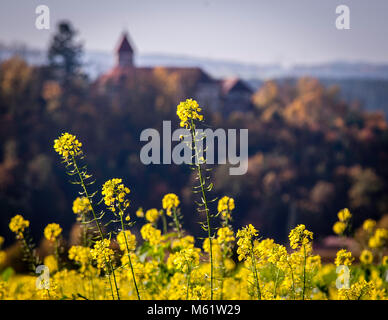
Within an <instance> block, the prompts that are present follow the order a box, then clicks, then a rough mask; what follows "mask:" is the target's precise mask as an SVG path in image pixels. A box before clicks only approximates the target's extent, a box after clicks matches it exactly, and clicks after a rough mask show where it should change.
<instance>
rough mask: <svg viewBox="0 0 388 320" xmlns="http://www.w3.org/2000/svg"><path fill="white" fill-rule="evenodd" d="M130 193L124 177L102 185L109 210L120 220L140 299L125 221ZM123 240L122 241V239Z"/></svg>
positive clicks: (134, 282) (128, 218)
mask: <svg viewBox="0 0 388 320" xmlns="http://www.w3.org/2000/svg"><path fill="white" fill-rule="evenodd" d="M128 193H130V190H129V188H127V187H125V186H124V184H123V183H122V179H117V178H116V179H111V180H108V181H107V182H105V183H104V185H103V187H102V195H103V196H104V202H105V205H106V206H107V207H108V208H109V210H110V211H111V212H112V213H113V214H114V215H115V216H116V217H117V216H118V218H119V220H120V225H121V231H122V233H121V234H122V235H123V238H124V243H125V249H126V250H125V251H126V252H127V257H128V261H129V266H130V268H131V273H132V279H133V284H134V286H135V289H136V294H137V299H138V300H140V294H139V289H138V287H137V283H136V277H135V272H134V269H133V264H132V259H131V254H130V250H131V248H130V245H129V241H128V238H127V231H126V230H125V223H124V214H125V210H126V209H127V208H128V207H129V200H127V199H125V197H126V195H127V194H128ZM126 220H128V221H129V220H130V217H129V215H128V216H127V217H126ZM121 242H122V241H121Z"/></svg>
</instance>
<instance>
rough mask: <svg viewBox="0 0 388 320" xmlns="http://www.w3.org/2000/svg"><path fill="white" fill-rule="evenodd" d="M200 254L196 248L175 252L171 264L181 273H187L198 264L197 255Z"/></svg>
mask: <svg viewBox="0 0 388 320" xmlns="http://www.w3.org/2000/svg"><path fill="white" fill-rule="evenodd" d="M200 252H201V250H200V249H198V248H186V249H182V250H181V251H179V252H177V253H176V254H175V255H174V261H173V263H174V264H175V266H176V267H177V269H178V270H181V271H182V272H187V271H188V270H191V269H192V268H193V267H194V266H197V265H198V264H199V253H200Z"/></svg>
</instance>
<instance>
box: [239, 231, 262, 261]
mask: <svg viewBox="0 0 388 320" xmlns="http://www.w3.org/2000/svg"><path fill="white" fill-rule="evenodd" d="M257 235H258V231H257V230H256V229H255V227H254V226H252V225H251V224H249V225H248V226H246V227H244V228H242V229H241V230H238V231H237V235H236V236H237V238H239V239H238V240H237V245H238V248H237V254H238V260H239V261H241V260H243V259H246V258H247V257H249V255H250V254H251V253H252V250H253V239H254V237H256V236H257Z"/></svg>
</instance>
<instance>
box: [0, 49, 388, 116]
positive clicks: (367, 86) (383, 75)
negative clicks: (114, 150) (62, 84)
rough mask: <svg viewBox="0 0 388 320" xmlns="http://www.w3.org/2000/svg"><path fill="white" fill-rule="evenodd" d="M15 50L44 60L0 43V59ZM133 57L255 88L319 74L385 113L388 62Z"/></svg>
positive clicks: (89, 69)
mask: <svg viewBox="0 0 388 320" xmlns="http://www.w3.org/2000/svg"><path fill="white" fill-rule="evenodd" d="M15 54H18V55H20V56H22V57H23V58H24V59H25V60H26V61H28V62H29V63H31V64H35V65H39V64H44V63H45V62H46V53H45V52H44V51H40V50H32V49H29V48H26V47H24V46H13V47H9V46H4V45H1V44H0V61H2V60H5V59H7V58H9V57H11V56H13V55H15ZM135 60H136V61H135V63H136V64H137V65H139V66H158V65H160V66H178V67H179V66H182V67H187V66H196V67H201V68H202V69H204V70H205V71H207V72H208V73H209V74H210V75H212V76H213V77H215V78H225V77H232V76H237V77H240V78H242V79H245V80H247V81H248V83H249V84H250V85H251V86H252V88H253V89H258V88H259V87H260V86H261V84H262V82H263V81H264V80H266V79H278V80H279V81H280V80H281V79H284V78H299V77H302V76H311V77H315V78H319V79H320V80H321V81H322V83H324V84H325V85H338V86H339V87H340V89H341V97H342V98H343V99H345V101H347V102H354V101H358V102H360V103H361V104H362V106H363V107H364V108H365V109H367V110H383V111H385V113H386V114H387V115H388V64H371V63H364V62H360V63H349V62H331V63H322V64H317V65H295V66H292V67H289V68H285V67H283V66H281V65H278V64H265V65H256V64H247V63H240V62H231V61H223V60H212V59H205V58H195V57H188V56H178V55H161V54H145V55H137V56H136V58H135ZM84 64H85V67H84V70H85V72H86V73H87V74H88V75H89V76H90V78H91V79H94V78H96V77H98V75H100V74H102V73H104V72H106V71H107V70H109V69H110V68H111V67H112V66H113V65H114V55H113V53H110V52H99V51H87V52H85V55H84Z"/></svg>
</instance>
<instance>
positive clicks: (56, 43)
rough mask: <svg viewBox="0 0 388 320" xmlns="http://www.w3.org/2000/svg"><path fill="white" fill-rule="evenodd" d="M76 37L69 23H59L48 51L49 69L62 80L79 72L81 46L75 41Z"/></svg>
mask: <svg viewBox="0 0 388 320" xmlns="http://www.w3.org/2000/svg"><path fill="white" fill-rule="evenodd" d="M76 35H77V31H76V30H75V29H74V28H73V26H72V25H71V23H70V22H67V21H62V22H60V23H59V24H58V31H57V33H56V34H55V35H54V37H53V39H52V41H51V44H50V47H49V50H48V60H49V64H50V67H51V68H53V70H54V71H55V73H56V75H57V76H58V77H59V78H62V79H64V80H67V79H69V78H71V77H72V76H74V75H77V74H79V72H80V67H81V57H82V44H80V43H79V42H77V41H75V37H76Z"/></svg>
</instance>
